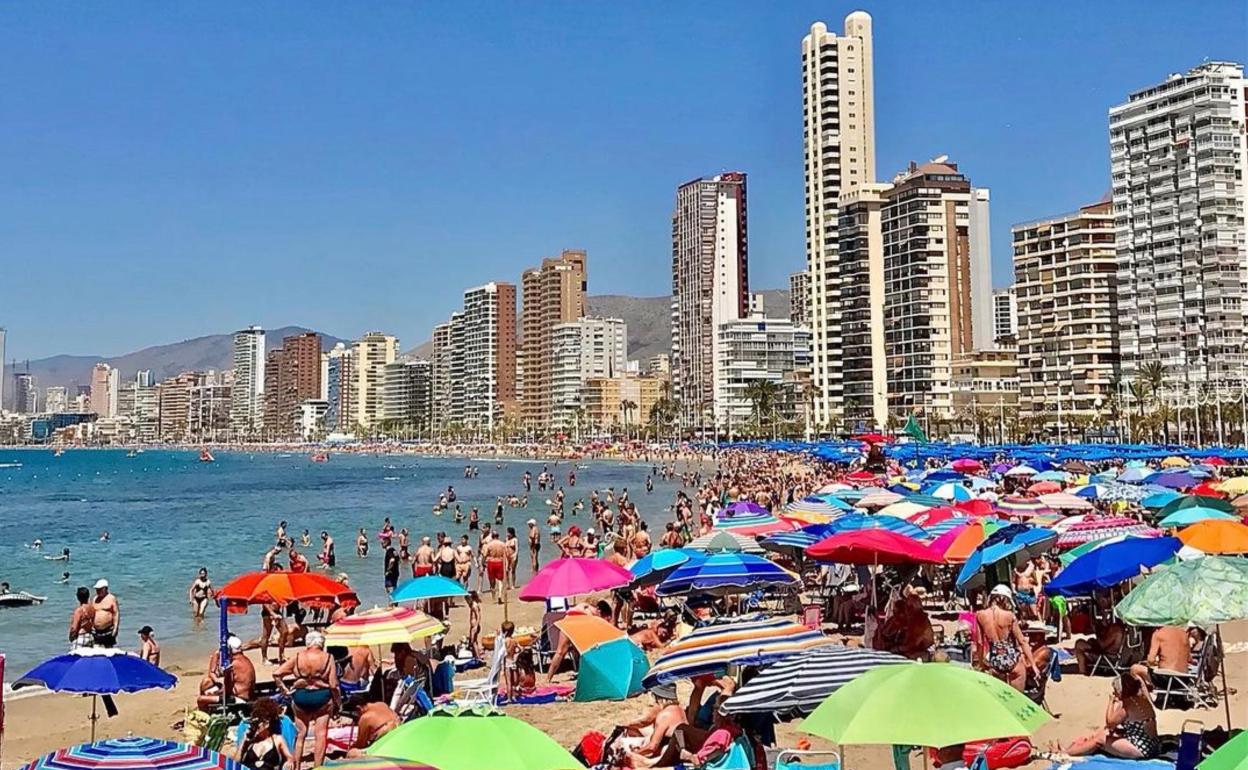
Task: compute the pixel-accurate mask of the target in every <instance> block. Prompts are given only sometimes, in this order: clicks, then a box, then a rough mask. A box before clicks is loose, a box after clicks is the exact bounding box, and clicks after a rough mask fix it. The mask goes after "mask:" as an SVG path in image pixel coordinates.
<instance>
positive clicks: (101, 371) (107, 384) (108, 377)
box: [91, 362, 116, 417]
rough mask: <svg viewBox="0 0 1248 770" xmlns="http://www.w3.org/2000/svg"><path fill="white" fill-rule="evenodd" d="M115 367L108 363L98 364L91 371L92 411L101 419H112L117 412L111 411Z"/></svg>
mask: <svg viewBox="0 0 1248 770" xmlns="http://www.w3.org/2000/svg"><path fill="white" fill-rule="evenodd" d="M112 372H113V367H111V366H109V365H108V364H106V363H103V362H101V363H98V364H96V365H95V366H94V367H93V368H92V369H91V411H92V412H94V413H95V414H97V415H99V416H100V417H112V416H113V415H115V414H116V412H115V411H114V410H113V409H111V407H112V405H113V404H114V403H116V402H114V401H113V396H112V385H113V379H114V378H113V373H112Z"/></svg>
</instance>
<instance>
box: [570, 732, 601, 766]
mask: <svg viewBox="0 0 1248 770" xmlns="http://www.w3.org/2000/svg"><path fill="white" fill-rule="evenodd" d="M606 742H607V736H605V735H603V734H602V733H600V732H598V731H597V730H590V731H589V732H587V733H585V735H584V736H582V737H581V741H580V743H578V744H576V748H575V749H573V750H572V756H574V757H576V759H577V761H579V762H580V763H581V764H583V765H585V766H586V767H594V766H595V765H598V764H600V763H601V762H602V747H603V746H604V745H605V744H606Z"/></svg>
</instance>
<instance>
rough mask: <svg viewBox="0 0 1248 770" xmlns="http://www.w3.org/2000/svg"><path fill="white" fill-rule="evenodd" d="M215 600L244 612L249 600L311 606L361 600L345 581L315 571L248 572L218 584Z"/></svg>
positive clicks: (352, 603) (345, 604)
mask: <svg viewBox="0 0 1248 770" xmlns="http://www.w3.org/2000/svg"><path fill="white" fill-rule="evenodd" d="M217 601H218V602H225V604H226V608H227V609H229V611H230V612H246V611H247V606H248V605H250V604H268V603H269V602H277V603H278V604H285V603H286V602H299V603H301V604H310V605H312V606H318V605H319V606H324V607H329V606H333V605H338V606H340V607H348V608H349V607H355V606H358V605H359V603H360V600H359V597H357V596H356V595H355V591H352V590H351V589H350V588H349V587H348V586H347V585H346V584H345V583H339V582H338V581H337V580H333V579H331V578H329V577H326V576H325V575H321V574H318V573H316V572H285V571H277V572H248V573H246V574H243V575H239V576H238V577H236V578H234V579H233V580H231V581H230V582H228V583H226V584H225V585H223V586H221V588H220V589H219V590H218V591H217Z"/></svg>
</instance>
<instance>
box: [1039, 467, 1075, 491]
mask: <svg viewBox="0 0 1248 770" xmlns="http://www.w3.org/2000/svg"><path fill="white" fill-rule="evenodd" d="M1031 480H1032V481H1036V482H1040V483H1044V482H1046V481H1052V482H1054V483H1055V484H1065V483H1066V482H1068V481H1070V474H1069V473H1066V472H1065V471H1042V472H1040V473H1037V474H1036V475H1035V476H1033V477H1032V478H1031ZM1033 486H1034V485H1033ZM1058 489H1061V487H1058Z"/></svg>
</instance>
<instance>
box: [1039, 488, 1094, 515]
mask: <svg viewBox="0 0 1248 770" xmlns="http://www.w3.org/2000/svg"><path fill="white" fill-rule="evenodd" d="M1040 502H1042V503H1044V504H1045V505H1046V506H1048V507H1049V508H1052V509H1053V510H1055V511H1090V510H1092V503H1089V502H1088V501H1087V499H1086V498H1083V497H1079V496H1078V495H1072V494H1070V493H1069V492H1053V493H1051V494H1046V495H1040Z"/></svg>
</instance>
